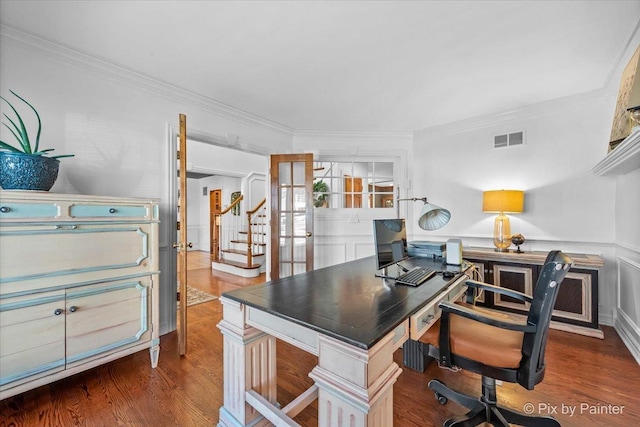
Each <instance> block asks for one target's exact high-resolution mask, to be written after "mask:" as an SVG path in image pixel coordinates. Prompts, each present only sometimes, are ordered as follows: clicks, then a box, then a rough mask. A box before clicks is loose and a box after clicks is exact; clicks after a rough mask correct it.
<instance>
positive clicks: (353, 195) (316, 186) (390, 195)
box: [313, 161, 395, 208]
mask: <svg viewBox="0 0 640 427" xmlns="http://www.w3.org/2000/svg"><path fill="white" fill-rule="evenodd" d="M393 177H394V175H393V162H355V161H320V162H315V163H314V171H313V203H314V206H315V207H317V208H393V206H394V187H395V185H394V178H393Z"/></svg>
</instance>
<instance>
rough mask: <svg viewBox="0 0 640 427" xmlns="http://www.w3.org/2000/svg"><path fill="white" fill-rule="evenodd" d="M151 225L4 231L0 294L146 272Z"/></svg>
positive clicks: (57, 227) (1, 244)
mask: <svg viewBox="0 0 640 427" xmlns="http://www.w3.org/2000/svg"><path fill="white" fill-rule="evenodd" d="M151 227H152V225H151V224H120V225H103V226H99V225H89V224H86V225H73V226H67V225H64V226H53V225H49V226H41V227H30V228H23V229H13V228H10V229H8V230H6V229H2V232H1V233H0V235H1V237H2V238H1V239H0V268H1V269H2V278H1V279H0V284H1V286H0V294H3V295H6V294H12V293H15V292H24V291H29V290H35V289H46V288H50V287H60V286H64V285H69V284H74V283H78V282H82V281H90V280H91V281H95V280H98V279H102V278H107V277H109V276H114V275H117V276H124V275H131V274H140V273H144V272H146V271H149V268H150V266H151V265H152V264H150V263H151V261H150V256H151V249H150V235H151ZM7 228H9V227H7ZM35 260H37V262H36V261H35Z"/></svg>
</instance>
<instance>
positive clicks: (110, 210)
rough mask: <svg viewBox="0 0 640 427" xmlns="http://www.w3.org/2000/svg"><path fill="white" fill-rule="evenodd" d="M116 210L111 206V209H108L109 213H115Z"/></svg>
mask: <svg viewBox="0 0 640 427" xmlns="http://www.w3.org/2000/svg"><path fill="white" fill-rule="evenodd" d="M116 212H117V211H116V209H115V208H111V209H109V213H112V214H113V213H116Z"/></svg>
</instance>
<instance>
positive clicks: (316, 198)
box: [313, 180, 329, 208]
mask: <svg viewBox="0 0 640 427" xmlns="http://www.w3.org/2000/svg"><path fill="white" fill-rule="evenodd" d="M327 191H329V186H328V185H327V183H326V182H324V181H323V180H320V181H318V182H314V183H313V206H315V207H316V208H322V207H327V205H328V203H329V201H328V200H327V196H328V194H327Z"/></svg>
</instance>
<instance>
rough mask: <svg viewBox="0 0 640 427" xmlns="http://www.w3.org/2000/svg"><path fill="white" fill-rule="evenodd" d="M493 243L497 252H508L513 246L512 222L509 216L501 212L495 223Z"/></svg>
mask: <svg viewBox="0 0 640 427" xmlns="http://www.w3.org/2000/svg"><path fill="white" fill-rule="evenodd" d="M493 244H494V245H495V246H496V249H495V251H496V252H508V251H509V246H511V224H510V223H509V217H508V216H506V215H505V214H503V213H500V215H498V216H497V217H496V220H495V222H494V224H493Z"/></svg>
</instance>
